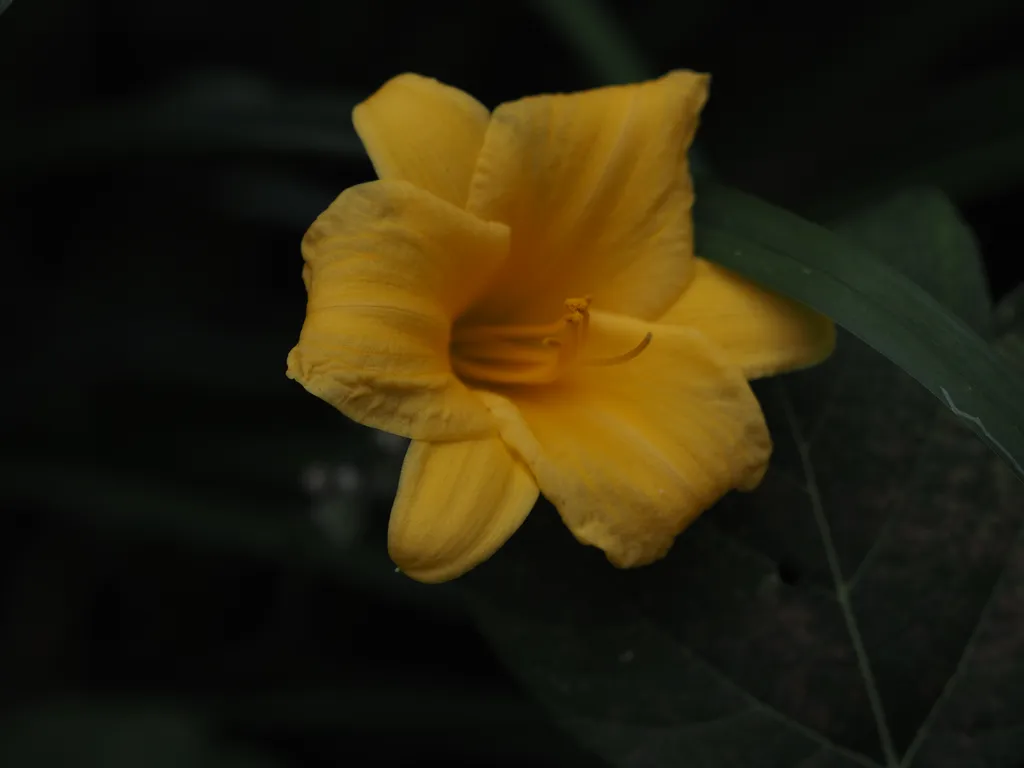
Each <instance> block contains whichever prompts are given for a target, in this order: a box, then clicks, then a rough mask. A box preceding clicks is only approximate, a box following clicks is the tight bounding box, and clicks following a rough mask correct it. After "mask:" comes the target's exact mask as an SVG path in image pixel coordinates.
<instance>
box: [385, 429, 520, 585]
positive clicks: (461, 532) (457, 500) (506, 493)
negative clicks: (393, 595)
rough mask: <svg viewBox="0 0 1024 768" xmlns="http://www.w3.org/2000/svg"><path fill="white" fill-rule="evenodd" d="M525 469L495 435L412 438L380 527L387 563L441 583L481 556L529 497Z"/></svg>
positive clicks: (503, 536) (516, 522)
mask: <svg viewBox="0 0 1024 768" xmlns="http://www.w3.org/2000/svg"><path fill="white" fill-rule="evenodd" d="M537 495H538V491H537V484H536V483H535V482H534V480H533V477H532V475H530V472H529V470H528V469H527V468H526V467H525V466H524V465H523V463H522V462H520V461H519V460H518V459H516V458H515V457H513V456H512V454H511V453H510V452H509V450H508V448H506V447H505V444H504V443H503V442H502V441H501V440H499V439H498V438H490V439H485V440H466V441H460V442H454V443H428V442H422V441H414V442H413V443H412V445H410V446H409V452H408V453H407V454H406V456H405V464H404V465H403V466H402V479H401V481H400V482H399V484H398V495H397V497H396V498H395V505H394V508H393V509H392V512H391V522H390V525H389V526H388V549H389V550H390V552H391V558H392V559H393V560H394V561H395V564H396V565H398V567H399V568H401V569H402V571H404V572H405V573H406V574H407V575H409V576H411V577H412V578H414V579H416V580H417V581H427V582H437V581H447V580H448V579H453V578H455V577H456V576H459V575H461V574H463V573H465V572H466V571H468V570H469V569H470V568H472V567H473V566H475V565H478V564H479V563H480V562H482V561H484V560H486V559H487V558H488V557H490V556H491V555H492V554H494V552H495V550H497V549H498V547H500V546H501V545H502V544H504V543H505V541H506V540H508V538H509V536H511V535H512V534H513V533H515V532H516V530H517V529H518V528H519V526H520V525H522V523H523V521H524V520H525V519H526V516H527V515H528V514H529V513H530V510H531V509H532V508H533V505H534V503H535V502H536V501H537Z"/></svg>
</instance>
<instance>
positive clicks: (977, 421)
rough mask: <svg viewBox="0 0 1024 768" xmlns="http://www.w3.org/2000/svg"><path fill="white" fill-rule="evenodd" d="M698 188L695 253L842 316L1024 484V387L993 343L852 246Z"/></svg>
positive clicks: (709, 185) (726, 192)
mask: <svg viewBox="0 0 1024 768" xmlns="http://www.w3.org/2000/svg"><path fill="white" fill-rule="evenodd" d="M698 191H699V195H698V204H697V208H696V212H695V221H696V224H697V250H698V253H700V254H702V255H703V256H705V257H707V258H708V259H711V260H712V261H716V262H719V263H721V264H723V265H724V266H726V267H730V268H732V269H734V270H736V271H737V272H740V273H742V274H744V275H746V276H748V277H750V278H751V279H753V280H755V281H757V282H759V283H761V284H763V285H765V286H767V287H769V288H774V289H775V290H778V291H779V292H780V293H783V294H786V295H789V296H792V297H793V298H795V299H797V300H799V301H802V302H804V303H805V304H807V305H809V306H811V307H813V308H814V309H817V310H820V311H821V312H823V313H825V314H827V315H829V316H830V317H833V318H835V320H836V322H837V323H838V324H840V325H841V326H842V327H844V328H845V329H846V330H848V331H850V332H851V333H853V334H854V335H855V336H857V337H858V338H860V339H861V340H863V341H865V342H867V343H868V344H869V345H870V346H871V347H873V348H874V349H876V350H878V351H879V352H881V353H882V354H883V355H885V356H886V357H888V358H889V359H890V360H892V361H893V362H894V363H896V364H897V365H898V366H899V367H900V368H902V369H903V370H905V371H906V372H907V373H909V374H910V375H911V376H913V377H914V378H915V379H917V380H918V381H919V382H920V383H921V384H922V385H924V387H925V388H926V389H928V390H929V391H930V392H931V393H932V394H933V395H934V396H935V397H937V398H938V399H939V400H940V401H942V402H943V403H945V404H946V406H947V407H948V408H949V409H950V410H951V411H952V412H953V413H955V414H957V415H958V416H960V417H961V418H962V419H963V421H964V423H965V424H967V425H968V426H969V427H970V428H971V429H972V430H973V431H974V432H975V433H976V434H977V435H978V436H979V437H980V438H981V439H982V440H983V441H985V442H986V443H987V444H988V445H989V447H991V448H992V450H994V451H995V452H996V453H997V454H998V455H1000V456H1001V457H1002V458H1003V459H1004V460H1006V461H1007V462H1008V463H1009V464H1010V465H1011V466H1012V467H1013V468H1014V470H1015V472H1016V473H1017V475H1018V476H1019V477H1021V478H1022V479H1024V385H1022V383H1021V381H1020V379H1019V377H1016V376H1014V375H1013V373H1012V372H1011V371H1009V370H1008V369H1007V366H1006V365H1005V363H1004V362H1003V361H1002V360H1001V359H1000V357H999V356H998V355H997V354H996V353H995V351H994V350H993V349H992V348H991V347H990V345H989V344H987V343H986V342H985V341H983V340H982V339H981V338H979V337H978V335H977V334H975V333H974V332H973V331H971V329H970V328H969V327H968V326H966V325H965V324H964V323H963V322H962V321H961V320H959V319H958V318H956V317H955V316H954V315H952V314H950V313H949V312H948V311H946V310H945V309H944V308H943V307H942V305H940V304H939V303H938V302H937V301H935V299H934V298H932V297H931V296H929V295H928V293H927V292H926V291H925V290H923V289H922V288H921V287H919V286H918V285H916V284H915V283H914V282H912V281H911V280H909V279H907V278H906V277H904V276H903V275H902V274H900V273H899V272H896V271H894V270H893V269H891V268H889V267H887V266H886V265H885V264H884V263H883V262H881V261H880V260H878V259H877V258H875V257H874V256H873V255H872V254H871V253H870V252H869V251H867V250H865V249H864V248H861V247H858V246H856V245H854V244H853V243H851V242H850V241H849V240H848V239H844V238H841V237H838V236H836V235H835V234H833V233H831V232H829V231H828V230H827V229H825V228H823V227H820V226H817V225H815V224H812V223H810V222H808V221H805V220H803V219H801V218H799V217H797V216H795V215H793V214H791V213H788V212H786V211H783V210H781V209H778V208H775V207H773V206H771V205H769V204H767V203H765V202H763V201H760V200H758V199H756V198H754V197H751V196H749V195H745V194H743V193H741V192H737V191H735V190H732V189H729V188H727V187H724V186H722V185H720V184H717V183H715V182H710V181H707V180H704V182H703V183H702V184H700V185H699V187H698ZM894 228H896V227H894ZM972 279H973V278H972Z"/></svg>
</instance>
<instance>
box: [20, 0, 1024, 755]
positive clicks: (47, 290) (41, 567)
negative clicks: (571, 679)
mask: <svg viewBox="0 0 1024 768" xmlns="http://www.w3.org/2000/svg"><path fill="white" fill-rule="evenodd" d="M590 5H592V4H590ZM587 6H588V4H587V3H580V2H578V1H576V0H572V1H571V2H564V3H559V2H557V1H556V2H547V3H541V2H508V3H503V4H499V3H493V4H492V3H471V2H435V3H431V4H424V3H415V4H411V3H410V4H403V3H398V2H391V3H384V2H382V3H343V2H315V1H314V0H296V2H291V3H280V4H276V5H270V4H252V3H243V2H237V1H233V2H224V1H219V2H217V1H215V2H207V1H206V0H186V1H184V2H163V3H156V2H135V1H129V0H107V1H105V2H99V1H95V2H87V3H80V2H72V0H14V3H13V5H12V6H11V7H10V8H9V10H8V11H7V12H6V13H4V15H3V16H2V17H0V104H2V106H0V110H2V111H0V115H2V116H0V140H2V145H0V146H2V151H0V174H2V175H0V179H2V183H0V254H2V255H3V257H4V261H3V268H4V272H3V278H2V283H0V284H2V289H3V303H2V310H0V318H2V320H3V323H4V329H5V330H6V331H7V333H6V334H5V338H6V339H7V341H6V344H5V355H4V357H5V372H6V375H5V376H4V380H5V383H6V385H7V386H6V387H5V388H4V389H5V392H6V394H5V396H4V398H3V410H2V422H0V429H2V432H0V434H2V435H3V438H2V443H0V450H2V451H3V463H2V467H0V500H2V503H3V512H4V514H3V516H2V517H0V536H2V540H0V548H2V550H0V551H2V561H0V562H2V567H3V572H4V592H3V597H4V600H3V603H2V619H3V623H2V625H0V695H2V696H3V699H4V704H5V705H6V708H7V710H8V713H9V714H10V715H11V717H16V718H20V719H13V720H10V721H9V722H10V723H13V724H14V725H11V726H10V727H8V728H7V730H6V731H5V732H15V733H22V734H24V733H31V732H32V731H31V723H37V722H43V723H46V724H48V725H47V726H46V728H45V733H46V734H48V738H53V739H65V738H66V741H67V743H68V744H69V745H70V744H79V743H80V744H82V745H86V746H83V747H81V751H79V752H73V750H72V752H69V753H68V754H65V755H64V756H63V758H61V757H60V755H58V756H57V757H53V756H52V755H51V758H52V759H53V760H57V761H59V760H60V759H69V760H70V759H71V758H70V757H69V755H71V754H74V756H75V759H76V762H67V763H60V762H49V763H46V762H45V761H44V758H43V757H41V756H39V755H36V756H34V757H33V756H31V754H30V753H29V752H25V751H22V752H17V751H16V748H15V747H10V749H11V750H15V751H12V752H10V753H9V754H10V755H13V756H14V757H12V758H11V759H17V760H20V761H21V764H23V765H32V766H35V765H41V766H44V765H45V766H49V765H58V764H61V765H63V764H68V765H71V764H75V765H86V766H90V765H110V766H113V768H119V766H120V765H131V764H133V762H132V761H134V764H140V763H147V764H148V763H149V762H150V761H149V758H148V757H146V758H145V759H143V758H142V757H140V755H150V752H152V753H153V754H156V753H164V752H167V751H168V750H171V749H172V747H171V746H169V745H172V744H179V745H180V744H184V743H186V742H189V739H195V740H198V741H199V742H201V743H202V746H201V747H188V749H194V750H195V752H194V754H199V753H200V752H202V754H203V755H204V757H203V758H202V759H203V760H204V761H206V762H204V763H203V764H204V765H205V764H209V765H217V766H220V765H228V764H230V765H238V766H249V765H257V764H259V765H263V764H264V763H263V762H259V760H276V761H277V762H276V763H273V764H280V765H285V766H336V765H340V764H345V763H348V762H350V761H351V762H354V763H358V764H367V765H400V766H421V765H433V764H445V765H467V766H468V765H473V766H482V765H493V766H505V765H509V766H511V765H520V764H524V763H530V764H536V765H552V766H555V765H558V766H567V765H581V766H583V765H596V760H594V759H592V758H590V757H589V756H588V755H585V754H584V753H582V752H581V751H580V750H578V749H577V748H576V747H574V746H573V745H572V744H571V743H570V741H569V739H568V737H565V736H562V735H561V734H560V733H559V732H557V731H556V730H555V728H554V727H553V726H551V725H548V724H547V720H546V718H545V715H544V713H543V712H542V711H540V709H539V707H538V706H537V705H535V704H533V703H531V702H530V701H529V700H527V698H526V697H525V696H524V695H523V694H522V693H520V692H519V691H518V690H517V688H516V687H515V685H514V684H513V683H512V682H511V679H510V678H509V677H508V676H507V675H506V674H505V673H504V672H503V671H502V669H501V668H500V667H499V665H498V664H497V662H496V660H495V659H494V658H493V657H492V655H491V653H490V652H489V650H488V648H487V647H486V646H485V644H484V643H483V641H482V640H481V639H480V638H479V637H478V635H477V633H476V631H475V629H474V628H473V626H472V625H471V623H470V622H469V620H468V619H467V618H465V617H464V615H463V614H462V612H461V611H460V610H459V606H458V601H457V599H456V596H455V595H454V594H453V592H452V590H451V589H449V588H448V587H434V588H430V587H422V586H421V585H417V584H414V583H411V582H409V581H408V580H406V579H404V578H403V577H402V576H400V575H397V574H394V573H393V571H392V567H391V566H390V564H389V562H388V560H387V558H386V553H385V550H384V532H385V530H386V523H387V510H388V506H389V503H390V494H391V492H392V491H393V487H394V482H395V478H396V477H397V470H398V467H399V466H400V461H401V451H402V444H401V442H400V441H388V440H386V439H378V438H377V437H375V436H374V435H373V434H371V433H370V432H369V431H367V430H363V429H361V428H358V427H354V426H351V425H349V424H347V423H346V422H345V421H344V419H343V418H342V417H340V416H339V415H338V414H336V413H335V412H334V411H332V410H331V409H330V408H329V407H327V406H326V405H324V404H323V403H321V402H320V401H318V400H316V399H315V398H313V397H312V396H309V395H307V394H306V393H305V392H304V391H303V390H302V389H301V388H300V387H299V386H298V385H296V384H294V383H292V382H289V381H288V380H286V379H285V377H284V367H285V363H284V361H285V356H286V354H287V352H288V349H289V348H290V346H291V345H292V344H293V343H294V341H295V340H296V338H297V336H298V331H299V328H300V326H301V323H302V318H303V312H304V301H305V295H304V292H303V288H302V283H301V280H300V276H299V275H300V270H301V258H300V255H299V252H298V243H299V240H300V238H301V236H302V233H303V232H304V230H305V228H306V226H308V224H309V223H310V222H312V220H313V218H314V217H315V216H316V215H317V214H318V213H319V211H320V210H322V209H323V208H324V207H326V205H327V204H328V203H329V202H330V201H331V200H332V199H333V197H334V196H335V195H336V194H337V193H338V192H339V191H340V190H341V189H343V188H344V187H346V186H348V185H350V184H353V183H357V182H360V181H365V180H368V179H369V178H371V177H372V169H371V167H370V164H369V162H368V161H367V160H366V159H365V157H364V156H363V155H362V152H361V149H360V148H359V145H358V142H357V140H356V139H355V136H354V134H353V132H352V130H351V126H350V123H349V113H350V110H351V107H352V106H353V104H354V103H356V102H357V101H359V100H360V99H362V98H365V97H366V96H368V95H369V94H370V93H371V92H372V91H373V90H375V89H376V88H377V87H379V86H380V85H381V84H382V83H383V82H384V81H385V80H387V79H388V78H389V77H391V76H393V75H395V74H397V73H400V72H403V71H416V72H420V73H423V74H427V75H431V76H434V77H437V78H439V79H441V80H443V81H445V82H448V83H451V84H453V85H456V86H458V87H460V88H463V89H464V90H466V91H468V92H470V93H472V94H473V95H475V96H477V98H479V99H480V100H481V101H483V102H484V103H485V104H487V105H489V106H494V105H496V104H498V103H500V102H501V101H505V100H510V99H514V98H517V97H519V96H521V95H527V94H531V93H538V92H545V91H557V90H575V89H580V88H585V87H591V86H595V85H601V84H605V83H608V82H613V81H628V80H633V79H639V78H642V77H645V76H648V75H657V74H660V73H662V72H664V71H666V70H668V69H671V68H676V67H687V68H693V69H699V70H703V71H709V72H711V73H712V74H713V76H714V83H713V88H712V99H711V102H710V104H709V106H708V108H707V110H706V112H705V119H704V121H703V124H702V130H701V133H700V137H699V145H700V146H699V150H698V152H699V158H698V161H699V162H700V163H701V164H702V165H703V166H704V167H706V168H710V169H712V170H713V171H715V172H716V173H718V174H719V175H720V176H721V177H723V178H725V179H726V180H727V181H729V182H730V183H733V184H735V185H736V186H739V187H741V188H744V189H746V190H748V191H752V192H755V193H757V194H760V195H762V196H764V197H766V198H768V199H769V200H771V201H773V202H776V203H779V204H783V205H786V206H789V207H792V208H793V209H795V210H797V211H799V212H801V213H803V214H804V215H806V216H808V217H810V218H815V219H818V220H820V221H822V222H826V223H827V222H829V221H830V220H832V219H833V218H834V217H835V216H837V215H838V214H839V213H841V212H843V211H847V210H849V209H850V208H851V206H856V205H857V204H858V203H859V202H862V201H864V200H867V199H871V198H872V197H873V196H876V195H877V194H878V193H879V192H880V191H884V190H887V189H891V188H894V187H899V186H902V185H905V184H908V183H921V182H922V181H928V182H932V183H936V184H938V185H939V186H940V187H942V188H943V189H944V190H945V191H946V192H947V193H948V194H949V195H950V196H951V197H952V198H953V199H954V201H955V202H956V203H957V204H958V205H959V206H960V207H961V210H962V212H963V214H964V216H965V217H966V219H967V221H968V222H969V224H970V225H971V226H972V227H973V228H974V230H975V232H976V234H977V236H978V238H979V240H980V243H981V246H982V250H983V253H984V254H985V257H986V263H987V269H988V273H989V278H990V285H991V290H992V293H993V296H994V297H995V298H998V297H1000V296H1002V295H1004V294H1005V293H1007V292H1008V291H1009V290H1010V289H1012V288H1013V287H1014V286H1015V285H1017V284H1018V283H1019V282H1020V281H1021V280H1022V279H1024V267H1022V264H1024V260H1022V258H1021V250H1020V238H1019V236H1018V231H1019V223H1018V222H1019V220H1020V214H1019V211H1020V210H1021V206H1022V204H1024V187H1022V186H1021V184H1020V182H1019V179H1020V178H1022V177H1024V173H1022V172H1021V169H1022V168H1024V159H1022V158H1024V144H1022V138H1024V112H1022V109H1024V107H1022V104H1024V46H1021V45H1020V44H1019V40H1020V35H1021V32H1022V31H1024V27H1022V25H1021V23H1020V21H1021V20H1020V18H1019V16H1020V13H1021V11H1020V10H1019V8H1020V4H1019V2H1014V1H1010V2H992V1H990V0H976V1H975V2H972V3H965V4H963V5H960V6H958V5H956V4H952V3H950V4H936V3H933V2H930V1H929V2H923V1H922V2H898V3H891V2H882V1H880V0H871V1H870V2H862V3H858V4H856V5H850V6H841V7H840V6H833V5H831V4H817V5H815V6H811V5H806V6H805V5H796V4H792V3H789V4H787V3H754V2H742V1H741V0H722V1H720V2H708V1H707V0H694V2H683V3H677V2H669V0H643V1H640V2H627V1H626V0H618V2H605V3H603V4H600V5H599V6H598V7H599V8H600V9H603V11H604V12H605V13H604V15H603V16H601V15H600V14H599V15H598V16H596V17H595V16H594V15H593V14H589V15H588V14H587V13H586V10H587ZM581 9H582V11H581ZM414 129H415V127H414V126H411V127H410V130H414ZM1015 179H1017V180H1018V181H1015ZM55 702H60V703H59V704H56V703H55ZM154 712H155V713H158V714H152V715H151V713H154ZM55 713H56V714H55ZM140 716H145V717H149V718H150V719H149V720H146V723H148V725H147V724H142V725H140V723H139V721H138V718H139V717H140ZM47 718H49V719H47ZM133 718H134V719H133ZM55 722H57V723H59V725H53V723H55ZM154 722H155V723H156V725H154V724H153V723H154ZM179 726H180V727H179ZM60 734H67V735H66V737H65V736H61V735H60ZM97 734H98V735H97ZM133 734H134V735H133ZM139 734H143V735H144V736H145V738H143V737H142V736H139ZM183 734H186V735H183ZM196 734H199V735H196ZM136 737H137V738H138V739H140V740H141V741H142V742H144V743H139V744H136V743H134V742H132V738H136ZM76 739H77V740H78V741H76ZM12 743H13V742H12ZM189 743H191V742H189ZM96 744H100V745H101V746H99V747H97V746H96ZM109 744H118V745H121V747H118V750H114V751H110V750H109V749H107V748H106V747H104V746H102V745H109ZM90 745H91V746H90ZM180 748H181V749H186V747H180ZM18 749H21V747H18ZM69 749H71V748H70V747H69ZM75 749H77V747H76V748H75ZM104 750H107V751H104ZM133 750H136V751H133ZM147 750H148V751H147ZM115 753H116V754H120V755H121V757H120V758H118V757H116V756H112V755H115ZM2 754H8V753H3V752H0V755H2ZM182 754H185V753H182ZM187 754H189V755H193V752H188V753H187ZM95 755H99V757H95ZM125 755H128V757H125ZM257 755H258V756H259V758H257ZM90 760H91V761H92V762H89V761H90ZM197 760H198V758H197V759H193V758H191V757H189V758H187V759H186V758H182V759H181V760H180V761H178V764H199V763H198V762H197ZM232 760H234V761H236V762H231V761H232ZM154 764H155V763H154ZM172 764H174V763H172ZM266 764H268V765H269V764H270V763H266Z"/></svg>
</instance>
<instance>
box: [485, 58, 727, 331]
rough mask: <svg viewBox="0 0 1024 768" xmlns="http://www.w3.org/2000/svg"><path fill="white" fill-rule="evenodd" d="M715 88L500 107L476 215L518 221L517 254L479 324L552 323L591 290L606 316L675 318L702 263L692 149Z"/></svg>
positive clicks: (678, 80)
mask: <svg viewBox="0 0 1024 768" xmlns="http://www.w3.org/2000/svg"><path fill="white" fill-rule="evenodd" d="M707 87H708V78H707V77H706V76H705V75H699V74H696V73H693V72H682V71H680V72H672V73H670V74H668V75H666V76H664V77H662V78H660V79H658V80H652V81H650V82H646V83H640V84H637V85H626V86H614V87H609V88H599V89H597V90H592V91H584V92H582V93H574V94H564V95H553V96H534V97H530V98H526V99H522V100H521V101H516V102H512V103H509V104H503V105H501V106H500V107H498V108H497V109H496V110H495V112H494V114H493V116H492V118H491V124H490V126H489V128H488V130H487V138H486V139H485V141H484V146H483V149H482V150H481V152H480V159H479V161H478V163H477V168H476V173H475V174H474V176H473V183H472V186H471V188H470V195H469V202H468V203H467V210H469V211H470V212H471V213H474V214H476V215H477V216H479V217H480V218H482V219H486V220H488V221H500V222H503V223H505V224H508V225H509V226H510V227H511V229H512V255H511V257H510V258H509V260H508V262H507V263H506V265H505V267H504V269H503V270H502V272H501V274H500V276H499V278H498V279H497V280H496V281H495V283H494V286H493V288H492V290H491V291H490V292H489V294H488V295H487V296H486V297H485V298H484V299H483V300H482V302H481V303H480V304H478V305H477V306H476V307H474V310H473V315H474V317H478V318H479V319H480V321H482V322H495V321H501V320H503V319H507V318H509V317H515V318H516V319H517V320H519V321H521V322H522V321H537V322H543V321H550V320H552V319H554V318H557V317H558V316H559V315H560V314H561V312H562V311H563V310H562V302H563V301H564V300H565V299H567V298H572V297H579V296H584V295H587V294H590V295H592V296H593V297H594V304H595V306H596V307H599V308H601V309H603V310H606V311H610V312H612V311H613V312H620V313H623V314H627V315H632V316H634V317H639V318H644V319H653V318H657V317H659V316H660V315H661V314H663V313H664V312H665V310H667V309H668V308H669V307H670V306H671V305H672V303H673V302H674V301H675V300H676V299H677V298H678V296H679V294H680V292H681V291H682V290H683V288H684V287H685V286H686V284H687V283H688V281H689V279H690V275H691V271H692V267H693V265H692V261H693V231H692V225H691V218H690V207H691V205H692V203H693V188H692V183H691V180H690V173H689V168H688V164H687V159H686V151H687V148H688V147H689V146H690V142H691V141H692V139H693V135H694V132H695V131H696V129H697V116H698V113H699V112H700V109H701V107H702V106H703V104H704V101H705V99H706V97H707Z"/></svg>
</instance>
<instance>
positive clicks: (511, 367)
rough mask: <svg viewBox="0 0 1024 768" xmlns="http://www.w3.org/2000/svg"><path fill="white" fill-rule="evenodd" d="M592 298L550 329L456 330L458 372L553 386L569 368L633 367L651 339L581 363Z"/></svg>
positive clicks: (576, 302) (568, 307)
mask: <svg viewBox="0 0 1024 768" xmlns="http://www.w3.org/2000/svg"><path fill="white" fill-rule="evenodd" d="M590 301H591V299H590V297H589V296H584V297H582V298H577V299H566V300H565V314H564V315H563V316H562V318H561V319H560V320H558V321H557V322H554V323H549V324H545V325H493V326H486V325H477V326H470V327H468V328H456V329H455V330H454V332H453V334H452V339H451V355H452V368H453V370H454V372H455V373H456V375H457V376H459V377H460V378H463V379H467V380H472V381H477V382H480V383H484V384H512V385H516V384H549V383H552V382H554V381H556V380H558V379H559V378H560V377H561V376H562V374H563V373H565V370H566V368H567V367H568V366H569V365H570V364H572V363H574V362H579V363H580V364H582V365H618V364H620V363H627V362H629V361H630V360H632V359H634V358H635V357H637V356H638V355H639V354H640V353H641V352H643V351H644V350H645V349H647V346H648V345H649V344H650V343H651V334H650V333H648V334H647V335H646V336H644V338H643V339H642V340H641V341H640V343H639V344H637V345H636V346H635V347H634V348H633V349H631V350H629V351H628V352H625V353H624V354H621V355H615V356H613V357H598V358H585V357H584V358H581V357H580V352H581V351H582V350H583V349H584V347H585V346H586V344H587V335H588V333H589V331H590V311H589V309H590Z"/></svg>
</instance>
